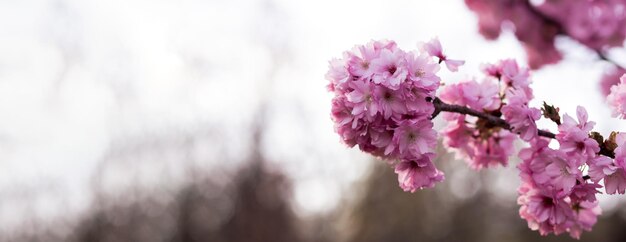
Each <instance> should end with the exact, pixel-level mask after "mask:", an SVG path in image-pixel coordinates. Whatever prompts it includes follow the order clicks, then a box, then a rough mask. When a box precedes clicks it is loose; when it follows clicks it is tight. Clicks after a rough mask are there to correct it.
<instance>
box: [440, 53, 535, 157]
mask: <svg viewBox="0 0 626 242" xmlns="http://www.w3.org/2000/svg"><path fill="white" fill-rule="evenodd" d="M483 72H484V73H485V74H486V77H485V78H483V79H482V80H481V81H480V82H479V81H476V80H466V81H462V82H460V83H457V84H451V85H447V86H445V87H444V88H443V90H441V93H440V95H439V97H440V98H441V100H443V101H444V102H447V103H450V104H456V105H461V106H467V107H469V108H471V109H474V110H480V111H484V112H487V113H490V114H494V115H496V116H500V115H504V118H505V120H506V121H508V122H509V124H510V125H511V128H512V130H511V131H513V132H515V133H518V134H520V137H521V138H522V139H523V140H530V139H532V138H534V137H536V136H537V125H536V124H535V120H537V119H539V117H540V116H541V111H540V110H539V109H536V108H530V107H528V101H530V99H531V98H532V97H533V94H532V90H531V89H530V87H529V84H530V80H529V73H528V69H525V68H520V67H519V66H518V65H517V62H515V61H514V60H503V61H500V62H498V63H497V64H494V65H485V66H484V67H483ZM444 119H445V120H446V121H448V126H447V127H446V128H445V129H444V130H443V131H442V135H443V143H444V145H445V146H446V147H448V148H451V149H452V150H456V151H458V152H457V155H458V157H460V158H463V159H465V160H466V161H467V162H468V163H469V165H470V167H472V168H474V169H482V168H487V167H492V166H497V165H507V164H508V158H509V156H511V155H512V154H513V152H514V149H513V141H515V137H516V135H515V134H514V133H511V132H510V131H509V130H507V129H505V128H503V127H499V126H493V125H491V124H489V123H486V122H484V120H480V119H476V118H475V117H468V115H463V114H458V113H447V114H445V115H444Z"/></svg>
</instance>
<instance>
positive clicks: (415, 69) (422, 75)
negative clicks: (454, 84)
mask: <svg viewBox="0 0 626 242" xmlns="http://www.w3.org/2000/svg"><path fill="white" fill-rule="evenodd" d="M406 60H407V68H408V76H407V77H408V79H409V80H411V81H414V82H415V86H416V87H419V88H422V89H424V90H428V91H429V92H434V91H435V90H436V89H437V87H439V82H441V78H439V76H437V75H436V74H437V72H438V71H439V68H440V67H439V65H438V64H437V63H434V62H432V59H431V58H429V57H428V56H427V55H424V54H421V55H419V54H415V53H408V54H407V57H406Z"/></svg>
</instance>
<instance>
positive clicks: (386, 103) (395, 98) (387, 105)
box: [374, 86, 407, 119]
mask: <svg viewBox="0 0 626 242" xmlns="http://www.w3.org/2000/svg"><path fill="white" fill-rule="evenodd" d="M374 92H375V96H376V97H378V105H377V107H378V108H379V109H380V112H382V113H383V117H384V118H385V119H389V118H390V117H391V116H392V115H394V114H395V115H394V116H399V115H401V114H403V113H406V111H407V110H406V104H405V102H404V100H403V99H402V93H401V92H400V91H398V90H392V89H389V88H387V87H384V86H376V88H375V90H374Z"/></svg>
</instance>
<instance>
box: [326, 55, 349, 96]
mask: <svg viewBox="0 0 626 242" xmlns="http://www.w3.org/2000/svg"><path fill="white" fill-rule="evenodd" d="M348 76H349V75H348V70H347V68H346V63H345V61H344V60H341V59H332V60H331V61H330V62H328V72H327V73H326V79H327V80H329V81H330V83H329V84H328V90H329V91H334V90H335V88H336V87H337V85H338V84H341V83H344V82H346V81H347V80H348Z"/></svg>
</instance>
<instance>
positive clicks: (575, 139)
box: [556, 106, 600, 158]
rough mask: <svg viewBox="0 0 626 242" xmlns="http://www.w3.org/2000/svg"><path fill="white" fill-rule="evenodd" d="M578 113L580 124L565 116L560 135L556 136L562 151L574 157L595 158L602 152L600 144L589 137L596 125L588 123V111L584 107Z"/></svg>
mask: <svg viewBox="0 0 626 242" xmlns="http://www.w3.org/2000/svg"><path fill="white" fill-rule="evenodd" d="M576 113H577V116H578V122H576V121H574V119H573V118H572V117H570V116H569V115H567V114H565V115H563V123H562V124H561V125H559V133H558V134H557V135H556V139H557V140H558V141H559V144H560V145H561V148H560V150H562V151H564V152H566V153H567V154H568V155H572V156H582V157H587V158H593V157H595V156H596V153H598V152H599V151H600V147H599V146H598V142H596V141H595V140H594V139H592V138H590V137H589V131H591V129H593V126H594V125H595V123H594V122H590V121H587V119H588V116H587V111H586V110H585V109H584V108H583V107H580V106H579V107H578V108H577V109H576Z"/></svg>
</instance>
